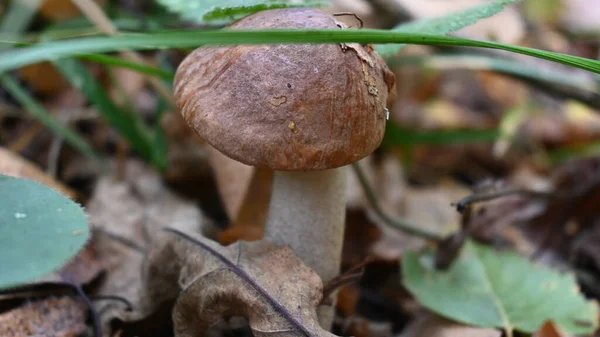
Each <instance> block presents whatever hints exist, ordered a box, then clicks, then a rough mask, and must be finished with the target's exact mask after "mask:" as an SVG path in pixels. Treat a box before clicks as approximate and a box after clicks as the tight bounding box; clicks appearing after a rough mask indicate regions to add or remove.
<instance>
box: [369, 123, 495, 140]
mask: <svg viewBox="0 0 600 337" xmlns="http://www.w3.org/2000/svg"><path fill="white" fill-rule="evenodd" d="M499 137H500V131H499V130H436V131H418V130H414V129H408V128H404V127H400V126H398V125H397V124H395V123H393V122H388V123H387V125H386V131H385V137H384V139H383V142H382V144H381V145H382V146H398V145H403V146H407V145H448V144H464V143H492V142H494V141H495V140H496V139H498V138H499Z"/></svg>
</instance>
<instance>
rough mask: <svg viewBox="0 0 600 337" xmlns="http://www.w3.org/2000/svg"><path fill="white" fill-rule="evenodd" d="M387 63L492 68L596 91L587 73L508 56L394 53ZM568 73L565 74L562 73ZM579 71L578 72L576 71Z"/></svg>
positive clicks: (593, 82) (447, 67)
mask: <svg viewBox="0 0 600 337" xmlns="http://www.w3.org/2000/svg"><path fill="white" fill-rule="evenodd" d="M387 63H388V64H389V65H390V66H406V65H418V66H420V67H423V68H429V69H439V70H448V69H468V70H492V71H495V72H499V73H504V74H509V75H513V76H516V77H519V78H524V79H531V80H537V81H543V82H547V83H551V84H556V85H563V86H568V87H571V88H574V89H578V90H583V91H590V92H597V91H598V88H597V86H596V82H595V81H594V80H593V79H592V78H589V77H582V76H577V75H571V74H567V73H566V72H564V71H557V70H554V69H548V68H547V67H532V65H531V64H524V63H520V62H516V61H513V60H508V59H501V58H496V57H490V56H484V55H471V54H438V55H424V56H398V57H393V58H390V59H388V60H387ZM566 75H569V76H566ZM579 75H581V74H579Z"/></svg>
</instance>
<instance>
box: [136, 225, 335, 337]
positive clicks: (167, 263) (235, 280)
mask: <svg viewBox="0 0 600 337" xmlns="http://www.w3.org/2000/svg"><path fill="white" fill-rule="evenodd" d="M168 231H169V232H168V233H166V234H164V235H165V237H163V240H161V241H162V243H160V241H159V243H158V244H155V246H154V247H153V249H152V250H151V251H150V253H149V258H148V261H147V262H146V264H145V265H146V268H145V270H144V277H145V278H146V283H145V288H144V290H145V292H146V293H145V294H144V295H143V297H142V298H143V300H145V304H144V305H143V306H142V307H141V309H142V310H141V311H142V312H141V313H142V316H145V315H147V314H149V313H152V312H154V311H155V310H156V308H157V307H159V306H160V305H161V304H163V303H166V302H169V301H172V300H175V299H176V302H175V307H174V309H173V320H174V324H175V335H176V336H177V337H193V336H201V335H203V333H204V331H205V330H206V329H208V328H209V327H210V326H212V325H213V324H215V323H216V322H217V321H219V319H221V318H225V317H231V316H244V317H247V318H248V321H249V325H250V328H251V329H252V331H253V333H254V336H258V337H260V336H273V335H274V334H277V335H279V334H281V335H288V336H314V337H317V336H323V337H324V336H333V335H332V334H330V333H329V332H327V331H325V330H323V329H322V328H321V326H320V325H319V323H318V320H317V312H316V308H317V306H318V305H319V304H320V302H321V298H322V296H323V293H322V292H323V284H322V283H321V280H320V279H319V277H318V275H317V274H316V273H315V272H314V271H313V270H312V269H310V268H309V267H307V266H306V265H304V264H303V263H302V261H301V260H300V259H298V258H297V257H296V256H295V255H294V253H293V251H292V250H291V249H290V248H289V247H288V246H285V247H278V246H275V245H273V244H271V243H268V242H265V241H256V242H244V241H240V242H238V243H235V244H233V245H230V246H227V247H223V246H221V245H219V244H218V243H216V242H214V241H211V240H208V239H205V238H202V237H200V236H198V235H193V236H192V235H188V234H184V233H183V232H179V231H176V230H172V229H169V230H168Z"/></svg>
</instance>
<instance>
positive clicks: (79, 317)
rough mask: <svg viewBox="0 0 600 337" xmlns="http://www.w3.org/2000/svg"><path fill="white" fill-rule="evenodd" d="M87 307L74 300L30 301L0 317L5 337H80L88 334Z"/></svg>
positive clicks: (0, 334) (0, 332) (0, 328)
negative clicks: (86, 322)
mask: <svg viewBox="0 0 600 337" xmlns="http://www.w3.org/2000/svg"><path fill="white" fill-rule="evenodd" d="M86 316H87V308H86V305H85V304H84V303H83V301H79V300H75V299H73V298H71V297H66V296H65V297H59V298H47V299H43V300H39V301H35V302H27V303H25V304H23V305H22V306H20V307H18V308H15V309H13V310H10V311H7V312H5V313H2V314H0V336H2V337H33V336H52V337H79V336H82V335H83V334H84V333H85V332H87V330H88V327H87V325H86V324H85V320H86Z"/></svg>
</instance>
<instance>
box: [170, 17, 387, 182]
mask: <svg viewBox="0 0 600 337" xmlns="http://www.w3.org/2000/svg"><path fill="white" fill-rule="evenodd" d="M340 26H341V24H340V23H338V22H337V21H336V20H335V18H334V17H333V16H331V15H329V14H327V13H325V12H323V11H320V10H317V9H310V8H293V9H275V10H267V11H262V12H258V13H256V14H254V15H251V16H248V17H245V18H243V19H241V20H239V21H237V22H235V23H233V24H232V25H231V26H230V27H229V28H230V29H267V28H279V29H297V28H304V29H307V28H310V29H340ZM174 92H175V99H176V101H177V104H178V106H179V109H180V110H181V113H182V115H183V116H184V118H185V119H186V121H187V123H188V124H189V125H190V127H192V128H193V129H194V130H195V131H196V133H197V134H198V135H199V136H200V137H202V138H204V139H205V140H206V141H207V142H208V143H209V144H211V145H212V146H214V147H215V148H216V149H218V150H219V151H221V152H222V153H224V154H225V155H227V156H229V157H231V158H233V159H235V160H238V161H240V162H242V163H244V164H247V165H252V166H257V167H266V168H272V169H275V170H283V171H295V170H319V169H328V168H335V167H340V166H343V165H347V164H350V163H353V162H356V161H358V160H360V159H362V158H364V157H366V156H367V155H369V154H370V153H371V152H373V151H374V150H375V149H376V148H377V147H378V146H379V144H380V143H381V141H382V139H383V134H384V130H385V123H386V113H387V112H386V109H385V108H386V104H387V103H389V100H391V99H392V96H394V92H395V77H394V74H393V73H392V72H391V71H390V70H389V68H388V67H387V66H386V65H385V62H384V61H383V60H382V59H381V57H380V56H379V55H377V54H376V52H375V51H374V50H372V48H371V47H370V46H365V47H363V46H361V45H359V44H288V45H239V46H226V47H201V48H198V49H196V50H195V51H194V52H192V53H191V54H189V55H188V56H187V57H186V59H185V60H184V61H183V62H182V63H181V65H180V66H179V68H178V69H177V74H176V77H175V89H174Z"/></svg>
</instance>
